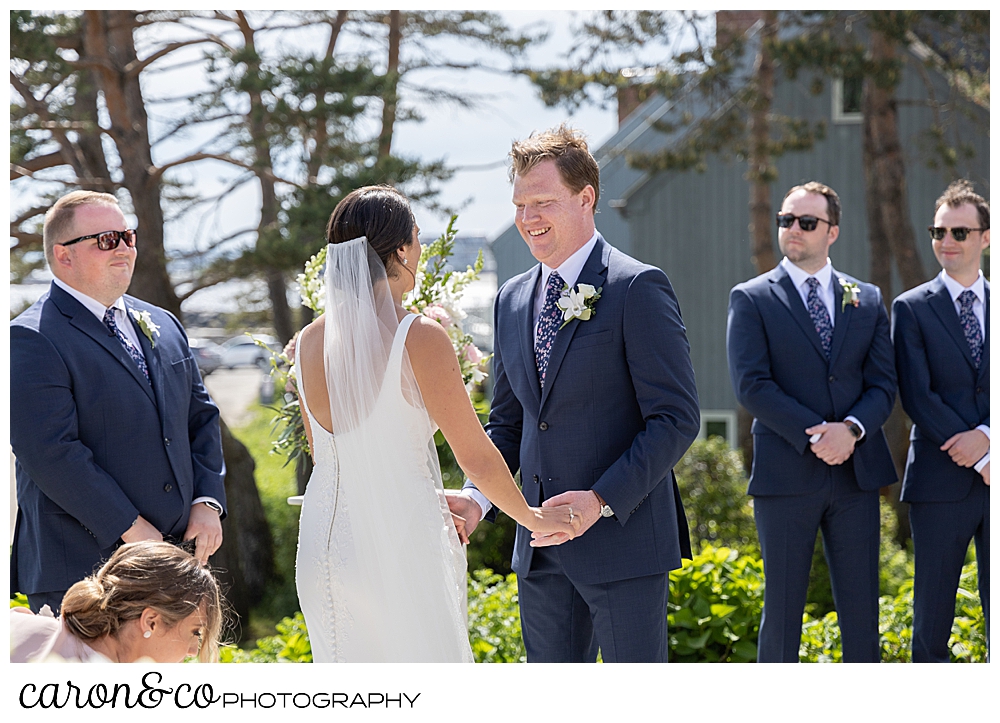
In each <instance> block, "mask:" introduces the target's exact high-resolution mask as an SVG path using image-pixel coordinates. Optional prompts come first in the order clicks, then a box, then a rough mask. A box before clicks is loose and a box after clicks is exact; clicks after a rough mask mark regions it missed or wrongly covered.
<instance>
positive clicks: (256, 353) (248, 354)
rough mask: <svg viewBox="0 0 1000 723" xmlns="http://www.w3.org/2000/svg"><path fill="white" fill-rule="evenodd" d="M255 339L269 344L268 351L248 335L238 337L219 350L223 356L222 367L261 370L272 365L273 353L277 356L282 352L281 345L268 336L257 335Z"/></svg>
mask: <svg viewBox="0 0 1000 723" xmlns="http://www.w3.org/2000/svg"><path fill="white" fill-rule="evenodd" d="M254 337H255V338H257V339H260V340H261V341H262V342H264V343H265V344H267V346H268V348H269V349H270V350H271V351H268V349H265V348H263V347H261V346H258V345H257V344H256V343H255V342H254V340H253V339H251V338H250V337H249V336H247V335H245V334H244V335H242V336H237V337H234V338H232V339H230V340H229V341H227V342H224V343H223V344H222V347H221V348H220V349H219V351H220V353H221V355H222V366H224V367H225V368H226V369H232V368H233V367H242V366H256V367H259V368H260V369H267V368H268V367H269V366H270V363H271V355H272V352H273V353H275V354H277V353H279V352H280V351H281V344H280V343H279V342H278V340H277V339H275V338H274V337H273V336H268V335H267V334H255V335H254Z"/></svg>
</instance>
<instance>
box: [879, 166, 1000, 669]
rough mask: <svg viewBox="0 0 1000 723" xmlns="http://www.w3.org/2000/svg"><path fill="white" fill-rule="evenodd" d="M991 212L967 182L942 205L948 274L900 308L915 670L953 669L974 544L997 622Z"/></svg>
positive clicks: (896, 335)
mask: <svg viewBox="0 0 1000 723" xmlns="http://www.w3.org/2000/svg"><path fill="white" fill-rule="evenodd" d="M989 229H990V207H989V204H988V203H987V202H986V201H985V200H984V199H983V197H982V196H980V195H979V194H977V193H975V192H974V191H973V189H972V184H971V183H969V182H968V181H956V182H955V183H953V184H951V185H950V186H949V187H948V189H947V190H946V191H945V192H944V194H943V195H942V196H941V197H940V198H939V199H938V200H937V203H936V204H935V209H934V225H933V226H931V227H930V234H931V245H932V247H933V248H934V256H935V257H937V260H938V263H939V264H941V273H940V274H938V275H937V276H935V277H934V278H933V279H932V280H930V281H928V282H927V283H926V284H922V285H920V286H918V287H916V288H915V289H910V290H909V291H907V292H906V293H905V294H901V295H900V296H899V297H897V298H896V300H895V301H893V302H892V341H893V345H894V346H895V349H896V369H897V371H898V373H899V394H900V397H901V399H902V402H903V409H904V410H906V413H907V414H908V415H910V419H912V420H913V429H912V430H911V431H910V453H909V456H908V457H907V460H906V472H905V474H904V476H903V492H902V499H903V500H904V501H906V502H909V503H910V529H911V531H912V534H913V550H914V554H915V558H916V559H915V574H914V579H913V662H914V663H935V662H936V663H947V662H948V660H949V657H950V656H949V654H948V638H949V637H950V636H951V626H952V621H953V620H954V617H955V594H956V591H957V589H958V580H959V576H960V575H961V572H962V564H963V563H964V562H965V553H966V551H967V550H968V548H969V541H970V540H973V539H974V540H975V541H976V562H977V563H978V566H979V595H980V598H981V599H982V604H983V612H984V615H985V617H986V621H987V633H988V631H989V614H990V487H989V484H990V333H989V329H990V284H989V282H988V281H986V279H985V278H984V277H983V272H982V271H981V270H980V268H979V260H980V258H981V256H982V254H983V249H985V248H986V247H987V246H989V245H990V230H989Z"/></svg>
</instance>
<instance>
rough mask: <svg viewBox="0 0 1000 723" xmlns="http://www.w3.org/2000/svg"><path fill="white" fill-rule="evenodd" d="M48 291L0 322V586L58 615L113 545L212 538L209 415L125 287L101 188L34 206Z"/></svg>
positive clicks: (221, 498) (114, 213)
mask: <svg viewBox="0 0 1000 723" xmlns="http://www.w3.org/2000/svg"><path fill="white" fill-rule="evenodd" d="M42 237H43V246H44V250H45V257H46V260H47V261H48V264H49V267H50V268H51V270H52V273H53V275H54V276H55V279H54V280H53V282H52V287H51V288H50V289H49V291H48V293H46V294H45V295H44V296H42V298H41V299H39V300H38V301H37V302H36V303H35V304H34V305H33V306H31V308H29V309H28V310H27V311H25V312H24V313H23V314H21V315H20V316H18V317H17V318H16V319H14V320H13V321H11V322H10V373H11V385H10V389H11V391H10V409H11V414H10V443H11V447H12V449H13V450H14V455H15V456H16V458H17V465H16V476H17V504H18V510H17V521H16V524H15V528H14V543H13V545H12V547H11V593H12V594H13V593H14V592H22V593H24V594H26V595H27V596H28V603H29V605H30V607H31V609H32V610H34V611H36V612H37V611H38V609H39V608H40V607H41V606H43V605H49V607H50V608H51V609H52V610H53V611H58V608H59V606H60V604H61V602H62V597H63V594H64V593H65V592H66V590H67V589H68V588H69V587H70V586H71V585H72V584H73V583H75V582H77V581H78V580H81V579H83V578H84V577H86V576H87V575H89V574H90V573H91V572H93V571H94V568H95V566H97V565H99V564H100V563H101V561H102V560H104V559H106V558H108V557H109V556H110V555H111V553H112V552H113V551H114V549H115V548H116V547H117V546H118V545H120V544H122V543H123V542H137V541H139V540H162V539H164V538H167V539H173V540H175V541H178V542H179V541H180V540H181V539H184V540H193V541H194V543H195V555H196V557H198V558H199V559H201V560H202V561H203V562H205V561H207V560H208V557H209V555H211V554H212V553H213V552H215V551H216V549H218V547H219V545H221V544H222V526H221V523H220V516H221V515H222V514H223V505H224V504H225V499H226V498H225V490H224V486H223V475H224V466H223V462H222V439H221V433H220V430H219V410H218V408H217V407H216V406H215V404H214V403H213V402H212V400H211V399H210V398H209V396H208V394H207V392H206V391H205V387H204V386H203V385H202V382H201V375H200V374H199V373H198V367H197V365H196V364H195V360H194V358H193V357H192V355H191V350H190V348H189V346H188V343H187V336H186V335H185V334H184V330H183V329H182V328H181V325H180V323H179V322H178V321H177V319H176V318H174V316H173V315H172V314H170V313H169V312H167V311H164V310H163V309H160V308H158V307H155V306H153V305H151V304H147V303H145V302H142V301H140V300H139V299H136V298H133V297H131V296H127V295H125V290H126V289H127V288H128V286H129V283H130V282H131V280H132V270H133V268H134V266H135V259H136V238H137V235H136V231H135V230H134V229H128V228H126V225H125V216H124V215H123V214H122V212H121V209H120V208H119V207H118V201H117V200H116V199H115V197H114V196H112V195H110V194H107V193H95V192H92V191H74V192H73V193H70V194H67V195H66V196H63V197H62V198H60V199H59V200H58V201H56V203H55V204H54V205H53V206H52V208H50V209H49V211H48V213H46V214H45V222H44V225H43V229H42Z"/></svg>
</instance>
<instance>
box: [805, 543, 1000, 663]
mask: <svg viewBox="0 0 1000 723" xmlns="http://www.w3.org/2000/svg"><path fill="white" fill-rule="evenodd" d="M976 587H977V582H976V566H975V564H974V563H970V564H968V565H966V566H965V567H964V568H962V576H961V578H960V582H959V589H958V594H957V596H956V602H955V621H954V623H953V624H952V628H951V639H950V640H949V642H948V646H949V648H950V649H951V661H952V662H953V663H981V662H985V660H986V620H985V617H984V615H983V608H982V606H981V605H980V603H979V595H978V593H977V592H976ZM878 628H879V637H880V646H881V650H882V653H881V658H882V662H885V663H908V662H910V659H911V658H910V646H911V644H912V640H913V580H912V579H910V580H906V581H904V582H903V583H902V584H901V585H900V586H899V592H898V594H897V595H895V596H889V595H884V596H882V597H881V598H879V624H878ZM841 657H842V653H841V641H840V626H839V625H838V624H837V613H836V612H830V613H827V614H826V615H824V616H823V617H822V618H812V617H810V616H809V615H806V616H805V617H804V622H803V623H802V643H801V645H800V647H799V660H801V661H802V662H814V663H828V662H838V661H840V660H841Z"/></svg>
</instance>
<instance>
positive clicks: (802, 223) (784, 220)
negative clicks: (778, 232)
mask: <svg viewBox="0 0 1000 723" xmlns="http://www.w3.org/2000/svg"><path fill="white" fill-rule="evenodd" d="M796 219H798V221H799V228H800V229H802V230H803V231H815V230H816V224H818V223H819V222H820V221H822V222H823V223H825V224H828V225H830V226H833V224H832V223H830V222H829V221H827V220H826V219H825V218H817V217H816V216H796V215H795V214H792V213H779V214H778V228H791V227H792V224H793V223H795V220H796Z"/></svg>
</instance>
